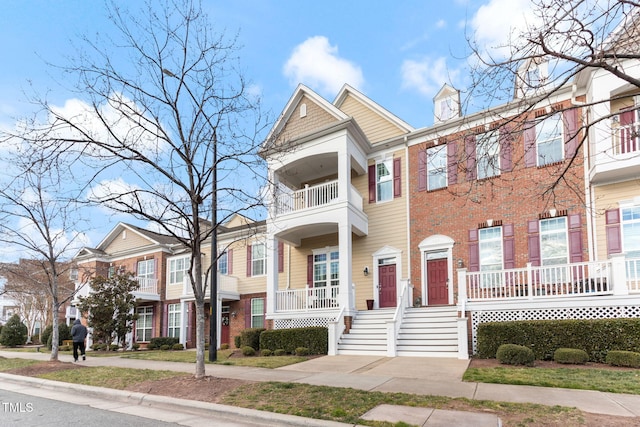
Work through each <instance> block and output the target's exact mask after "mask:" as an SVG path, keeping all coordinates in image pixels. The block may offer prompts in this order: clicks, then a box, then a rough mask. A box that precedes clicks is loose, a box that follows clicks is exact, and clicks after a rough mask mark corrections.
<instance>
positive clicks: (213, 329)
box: [209, 131, 219, 362]
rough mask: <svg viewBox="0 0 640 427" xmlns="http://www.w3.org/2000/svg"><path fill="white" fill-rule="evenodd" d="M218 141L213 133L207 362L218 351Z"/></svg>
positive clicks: (211, 360)
mask: <svg viewBox="0 0 640 427" xmlns="http://www.w3.org/2000/svg"><path fill="white" fill-rule="evenodd" d="M217 160H218V141H217V135H216V133H215V131H214V133H213V170H212V171H211V175H212V181H213V183H212V184H211V186H212V190H211V191H212V192H211V198H212V199H211V227H212V228H213V230H211V267H210V270H211V290H210V295H211V296H210V298H209V306H210V310H211V313H210V314H209V362H215V361H216V360H217V351H218V315H219V313H218V226H217V224H218V218H217V216H218V215H217V213H218V194H217V192H218V165H217V164H216V162H217Z"/></svg>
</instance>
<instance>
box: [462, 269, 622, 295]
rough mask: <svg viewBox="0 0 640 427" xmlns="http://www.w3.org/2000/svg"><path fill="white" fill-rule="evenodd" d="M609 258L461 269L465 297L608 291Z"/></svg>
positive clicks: (609, 286)
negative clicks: (473, 269) (591, 260)
mask: <svg viewBox="0 0 640 427" xmlns="http://www.w3.org/2000/svg"><path fill="white" fill-rule="evenodd" d="M611 271H612V266H611V261H593V262H583V263H575V264H566V265H556V266H544V267H534V266H531V264H528V265H527V267H526V268H516V269H512V270H497V271H480V272H463V273H464V274H463V275H462V277H464V279H463V280H464V283H465V290H466V300H467V301H482V300H496V299H535V298H549V297H572V296H587V295H608V294H612V293H613V283H612V277H611V276H612V275H611V274H610V273H611Z"/></svg>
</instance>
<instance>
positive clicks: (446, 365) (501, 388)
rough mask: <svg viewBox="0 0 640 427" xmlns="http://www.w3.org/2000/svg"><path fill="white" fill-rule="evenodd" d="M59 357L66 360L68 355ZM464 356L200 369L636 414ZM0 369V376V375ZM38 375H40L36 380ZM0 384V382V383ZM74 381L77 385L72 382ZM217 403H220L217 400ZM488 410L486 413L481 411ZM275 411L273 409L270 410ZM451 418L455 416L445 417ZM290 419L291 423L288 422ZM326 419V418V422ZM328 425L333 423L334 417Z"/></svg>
mask: <svg viewBox="0 0 640 427" xmlns="http://www.w3.org/2000/svg"><path fill="white" fill-rule="evenodd" d="M0 356H4V357H9V358H29V359H40V360H48V359H49V355H48V354H46V353H20V352H7V351H0ZM60 360H61V361H64V362H71V360H72V359H71V356H68V355H61V356H60ZM80 363H82V364H86V365H88V366H117V367H125V368H135V369H163V370H171V371H179V372H187V373H194V372H195V366H194V364H192V363H175V362H158V361H150V360H136V359H127V358H120V357H95V358H94V357H91V353H89V355H88V357H87V360H86V361H85V362H80ZM467 366H468V361H466V360H457V359H442V358H415V357H394V358H387V357H378V356H324V357H320V358H316V359H311V360H309V361H307V362H303V363H298V364H295V365H289V366H285V367H282V368H278V369H266V368H253V367H239V366H228V365H206V374H207V375H211V376H216V377H222V378H236V379H244V380H251V381H281V382H297V383H306V384H314V385H329V386H334V387H351V388H355V389H360V390H367V391H384V392H402V393H411V394H420V395H438V396H447V397H465V398H468V399H478V400H495V401H505V402H521V403H524V402H528V403H539V404H543V405H550V406H553V405H562V406H569V407H576V408H578V409H580V410H583V411H585V412H592V413H597V414H605V415H615V416H623V417H640V396H639V395H627V394H615V393H603V392H597V391H587V390H569V389H559V388H547V387H532V386H511V385H500V384H483V383H467V382H462V375H463V374H464V372H465V370H466V369H467ZM4 375H6V374H3V377H2V378H3V381H2V382H5V381H4V378H5V377H4ZM40 381H43V380H40ZM0 387H2V385H0ZM74 387H77V386H75V385H74ZM218 406H220V405H218ZM485 415H488V417H486V418H485V417H484V416H485ZM273 416H277V414H273ZM362 418H363V419H371V420H379V421H392V422H397V421H404V422H406V423H409V424H414V425H424V426H438V425H461V426H463V425H473V426H485V425H486V426H497V425H499V424H500V422H499V420H498V419H497V417H495V416H494V415H489V414H479V413H472V412H459V411H437V410H433V409H429V408H407V407H398V406H391V405H381V406H378V407H376V408H374V409H373V410H371V411H369V412H368V413H367V414H365V415H364V416H363V417H362ZM452 420H455V422H453V423H452V422H451V421H452ZM289 425H295V424H289ZM327 425H328V424H327ZM331 425H336V424H335V423H333V424H331Z"/></svg>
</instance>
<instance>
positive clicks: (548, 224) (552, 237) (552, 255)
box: [540, 217, 569, 265]
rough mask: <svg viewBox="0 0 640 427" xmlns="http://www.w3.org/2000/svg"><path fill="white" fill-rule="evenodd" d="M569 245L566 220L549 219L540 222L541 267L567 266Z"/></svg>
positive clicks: (562, 218) (564, 218)
mask: <svg viewBox="0 0 640 427" xmlns="http://www.w3.org/2000/svg"><path fill="white" fill-rule="evenodd" d="M568 257H569V243H568V239H567V218H566V217H559V218H550V219H543V220H541V221H540V263H541V264H542V265H558V264H567V263H568V259H569V258H568Z"/></svg>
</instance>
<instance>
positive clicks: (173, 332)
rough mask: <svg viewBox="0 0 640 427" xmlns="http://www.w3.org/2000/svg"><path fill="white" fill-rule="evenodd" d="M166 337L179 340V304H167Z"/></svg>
mask: <svg viewBox="0 0 640 427" xmlns="http://www.w3.org/2000/svg"><path fill="white" fill-rule="evenodd" d="M168 310H169V313H168V325H167V326H168V328H167V335H168V336H170V337H176V338H180V304H169V307H168Z"/></svg>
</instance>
